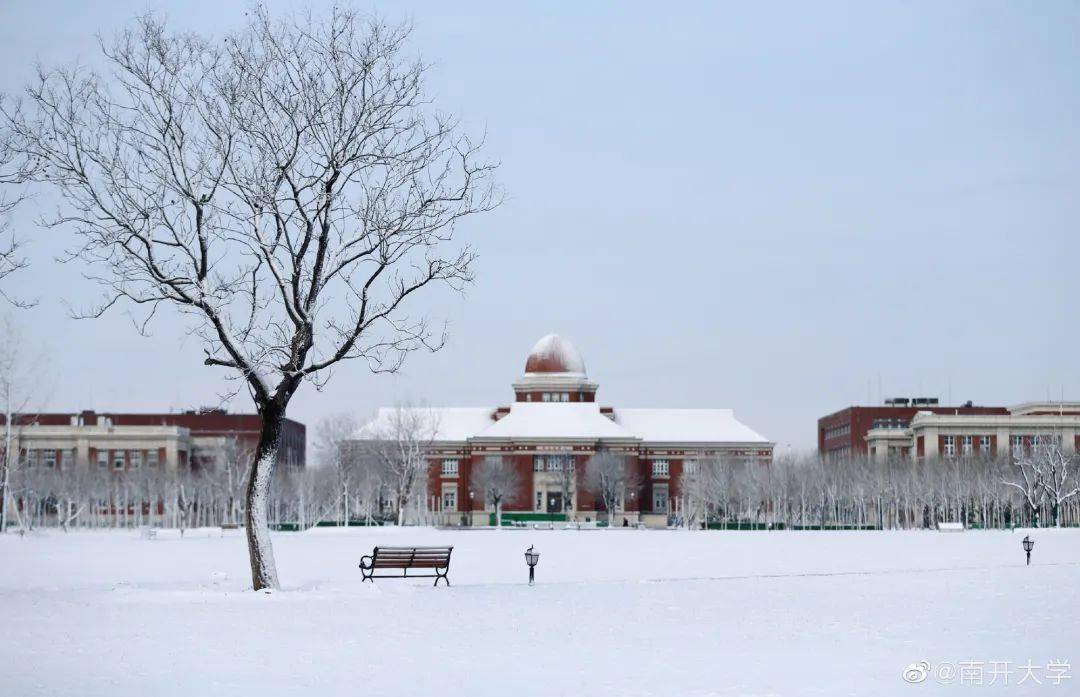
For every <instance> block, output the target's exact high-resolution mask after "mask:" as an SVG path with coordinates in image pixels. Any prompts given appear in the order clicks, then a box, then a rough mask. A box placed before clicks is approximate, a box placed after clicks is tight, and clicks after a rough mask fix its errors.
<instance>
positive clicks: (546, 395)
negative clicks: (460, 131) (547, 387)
mask: <svg viewBox="0 0 1080 697" xmlns="http://www.w3.org/2000/svg"><path fill="white" fill-rule="evenodd" d="M542 399H543V400H544V401H545V402H550V401H551V393H550V392H545V393H544V396H543V397H542Z"/></svg>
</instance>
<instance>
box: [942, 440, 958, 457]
mask: <svg viewBox="0 0 1080 697" xmlns="http://www.w3.org/2000/svg"><path fill="white" fill-rule="evenodd" d="M941 449H942V451H943V453H944V455H945V457H955V456H956V436H942V437H941Z"/></svg>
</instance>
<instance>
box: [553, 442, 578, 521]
mask: <svg viewBox="0 0 1080 697" xmlns="http://www.w3.org/2000/svg"><path fill="white" fill-rule="evenodd" d="M574 462H575V460H574V457H573V456H572V455H571V456H570V457H567V458H566V461H565V462H563V463H562V466H561V467H560V468H559V470H558V471H557V472H556V473H555V474H556V475H557V476H558V478H559V480H558V482H557V485H558V487H559V493H561V494H562V504H563V510H564V511H567V512H569V511H571V510H574V505H575V501H574V499H575V497H576V496H577V479H578V472H577V467H576V466H575V464H574Z"/></svg>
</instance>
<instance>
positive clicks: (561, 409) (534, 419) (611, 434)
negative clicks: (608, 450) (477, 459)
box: [475, 402, 635, 440]
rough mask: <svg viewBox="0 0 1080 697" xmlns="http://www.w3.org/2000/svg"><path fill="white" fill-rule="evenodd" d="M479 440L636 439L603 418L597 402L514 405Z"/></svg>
mask: <svg viewBox="0 0 1080 697" xmlns="http://www.w3.org/2000/svg"><path fill="white" fill-rule="evenodd" d="M475 437H476V438H518V439H530V438H543V439H548V438H552V439H554V438H566V439H571V440H573V439H598V438H612V439H625V440H634V439H635V435H634V434H633V433H630V432H629V431H627V430H626V429H624V428H623V427H622V426H620V425H619V424H617V423H615V422H614V421H612V420H611V419H609V418H607V417H606V416H604V415H603V414H601V413H600V406H599V405H598V404H597V403H596V402H513V403H512V404H511V405H510V413H508V414H507V415H506V416H504V417H502V418H501V419H499V420H498V421H496V422H495V423H493V424H491V425H490V426H488V427H487V428H486V429H484V430H483V431H481V432H480V433H477V434H476V436H475Z"/></svg>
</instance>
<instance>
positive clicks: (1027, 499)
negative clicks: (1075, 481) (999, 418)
mask: <svg viewBox="0 0 1080 697" xmlns="http://www.w3.org/2000/svg"><path fill="white" fill-rule="evenodd" d="M1017 474H1019V475H1020V476H1019V477H1017V476H1015V475H1017ZM1002 483H1003V484H1005V486H1010V487H1012V488H1014V489H1016V490H1017V491H1019V492H1020V493H1021V495H1022V496H1023V497H1024V503H1025V505H1026V506H1027V509H1028V513H1029V514H1030V515H1031V522H1032V526H1033V527H1036V528H1037V527H1039V513H1040V512H1041V510H1042V506H1043V502H1044V501H1045V500H1046V466H1045V463H1044V462H1043V460H1042V458H1041V457H1040V456H1039V453H1038V451H1037V450H1035V451H1031V452H1027V453H1024V454H1021V455H1020V456H1019V457H1017V458H1016V459H1015V461H1014V462H1013V476H1011V477H1009V478H1007V479H1004V480H1002Z"/></svg>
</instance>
